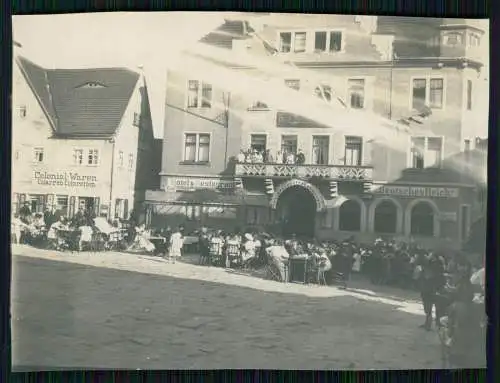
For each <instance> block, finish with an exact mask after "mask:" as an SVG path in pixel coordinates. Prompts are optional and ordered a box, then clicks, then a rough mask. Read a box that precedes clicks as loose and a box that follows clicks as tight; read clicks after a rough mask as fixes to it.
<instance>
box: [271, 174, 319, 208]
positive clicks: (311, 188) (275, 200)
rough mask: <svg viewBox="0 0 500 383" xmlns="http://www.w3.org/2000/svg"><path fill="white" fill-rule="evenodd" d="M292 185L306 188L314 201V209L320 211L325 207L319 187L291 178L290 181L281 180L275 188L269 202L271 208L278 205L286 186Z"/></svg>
mask: <svg viewBox="0 0 500 383" xmlns="http://www.w3.org/2000/svg"><path fill="white" fill-rule="evenodd" d="M294 186H300V187H303V188H304V189H306V190H308V191H309V192H310V193H311V194H312V196H313V198H314V201H315V202H316V211H318V212H320V211H323V210H325V209H326V204H325V198H324V197H323V194H321V192H320V191H319V189H318V188H317V187H316V186H314V185H311V184H310V183H309V182H306V181H302V180H299V179H293V180H290V181H286V182H283V183H282V184H281V185H280V186H278V188H277V189H276V190H275V192H274V194H273V196H272V198H271V201H270V202H269V205H270V206H271V209H276V207H277V206H278V200H279V198H280V196H281V194H282V193H283V192H284V191H285V190H286V189H288V188H290V187H294Z"/></svg>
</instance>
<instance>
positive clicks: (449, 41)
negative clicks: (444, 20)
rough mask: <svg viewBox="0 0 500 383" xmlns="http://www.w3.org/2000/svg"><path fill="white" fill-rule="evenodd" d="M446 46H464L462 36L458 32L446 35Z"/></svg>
mask: <svg viewBox="0 0 500 383" xmlns="http://www.w3.org/2000/svg"><path fill="white" fill-rule="evenodd" d="M444 44H445V45H448V46H451V47H455V46H458V45H461V44H462V34H461V33H458V32H450V33H447V34H446V35H444Z"/></svg>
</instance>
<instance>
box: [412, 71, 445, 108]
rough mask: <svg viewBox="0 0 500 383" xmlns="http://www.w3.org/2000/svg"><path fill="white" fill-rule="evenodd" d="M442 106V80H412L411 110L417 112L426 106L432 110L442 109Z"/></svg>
mask: <svg viewBox="0 0 500 383" xmlns="http://www.w3.org/2000/svg"><path fill="white" fill-rule="evenodd" d="M443 105H444V79H443V78H432V77H431V78H414V79H413V80H412V92H411V108H412V109H414V110H417V111H419V110H421V109H422V108H423V107H425V106H428V107H430V108H432V109H443Z"/></svg>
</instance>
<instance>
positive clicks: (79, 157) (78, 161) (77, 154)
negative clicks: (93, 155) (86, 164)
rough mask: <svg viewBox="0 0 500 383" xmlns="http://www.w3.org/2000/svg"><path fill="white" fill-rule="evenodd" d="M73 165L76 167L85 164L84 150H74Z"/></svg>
mask: <svg viewBox="0 0 500 383" xmlns="http://www.w3.org/2000/svg"><path fill="white" fill-rule="evenodd" d="M73 163H74V164H75V165H82V164H83V149H74V150H73Z"/></svg>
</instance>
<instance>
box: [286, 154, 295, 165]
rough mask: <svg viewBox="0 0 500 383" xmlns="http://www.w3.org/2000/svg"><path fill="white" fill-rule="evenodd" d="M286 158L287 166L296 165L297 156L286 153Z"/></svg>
mask: <svg viewBox="0 0 500 383" xmlns="http://www.w3.org/2000/svg"><path fill="white" fill-rule="evenodd" d="M285 158H286V159H285V163H286V164H287V165H293V164H295V154H293V153H291V152H290V153H285Z"/></svg>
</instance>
